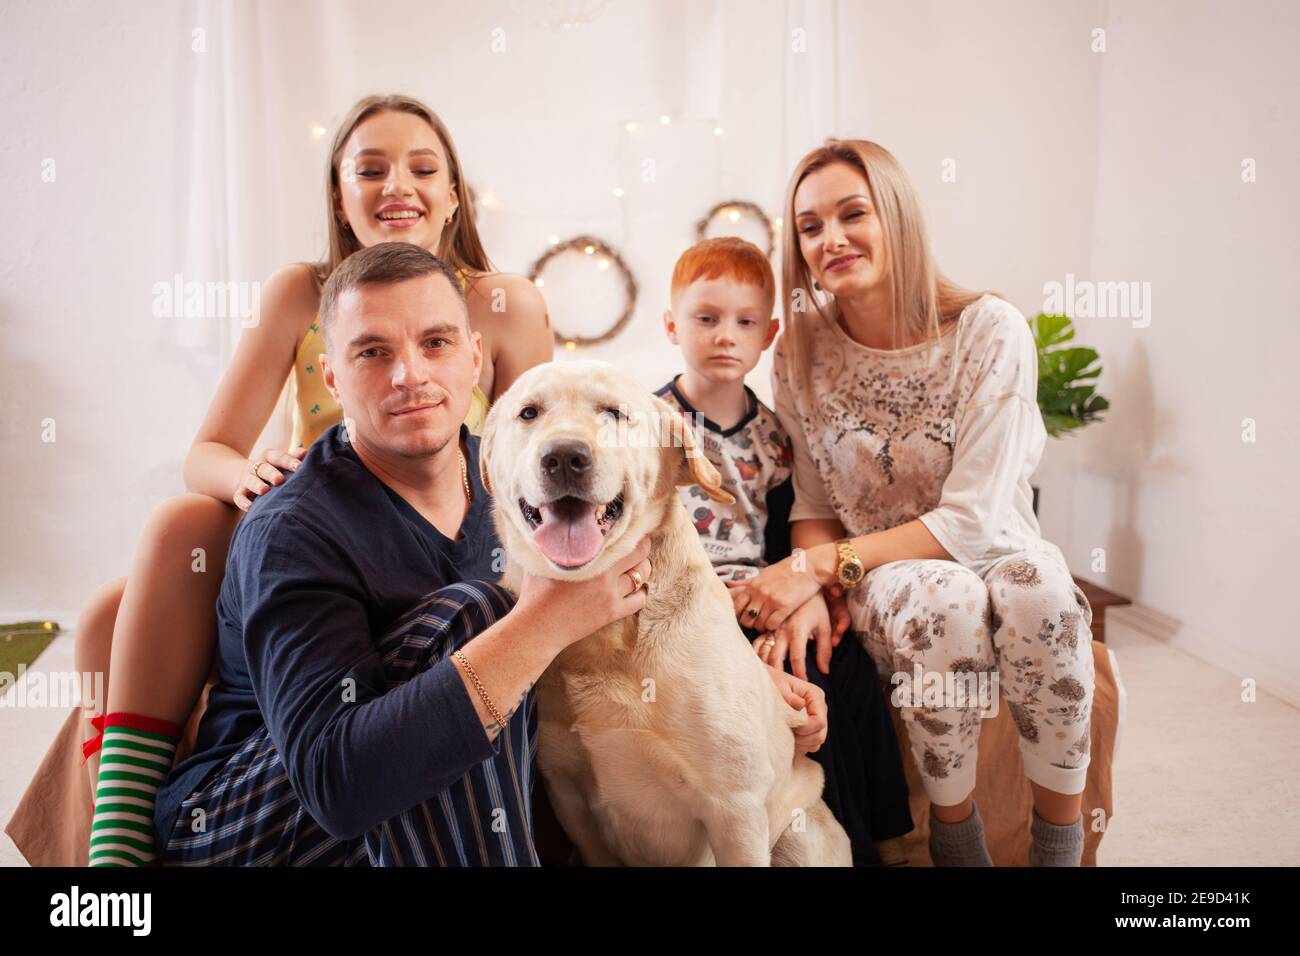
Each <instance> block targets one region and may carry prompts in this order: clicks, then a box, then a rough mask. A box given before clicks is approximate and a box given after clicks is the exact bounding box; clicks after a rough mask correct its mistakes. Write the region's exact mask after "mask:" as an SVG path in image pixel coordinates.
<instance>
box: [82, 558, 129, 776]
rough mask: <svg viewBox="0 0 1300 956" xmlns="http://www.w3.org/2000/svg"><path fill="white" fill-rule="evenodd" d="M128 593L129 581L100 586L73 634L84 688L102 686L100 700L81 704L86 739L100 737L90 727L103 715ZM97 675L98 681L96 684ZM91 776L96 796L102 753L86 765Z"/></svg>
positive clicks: (111, 582)
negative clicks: (117, 628) (116, 623)
mask: <svg viewBox="0 0 1300 956" xmlns="http://www.w3.org/2000/svg"><path fill="white" fill-rule="evenodd" d="M125 589H126V578H114V579H113V580H112V581H109V582H107V583H105V584H101V585H100V586H99V587H98V588H96V589H95V591H94V593H93V594H91V595H90V597H89V598H88V599H87V600H86V605H85V607H83V608H82V609H81V614H80V615H78V617H77V627H76V630H75V631H74V632H73V635H72V640H73V655H74V657H73V659H74V660H75V661H76V667H77V670H78V671H79V672H80V673H81V674H82V675H84V676H83V678H82V681H81V684H80V686H81V687H95V686H96V684H97V683H98V685H99V692H100V693H99V696H98V697H90V698H87V699H85V700H83V701H82V702H81V715H82V717H83V718H84V720H85V722H84V723H83V724H82V729H83V732H84V733H85V735H86V737H87V738H90V737H94V736H95V735H96V734H98V733H99V731H98V730H96V729H95V728H94V727H93V726H92V725H91V723H90V719H91V718H92V717H101V716H103V714H104V712H105V711H104V704H105V700H104V695H105V694H106V693H107V692H108V662H109V655H110V653H111V650H112V646H113V622H114V621H116V620H117V608H118V605H120V604H121V603H122V592H123V591H124V590H125ZM96 675H98V681H96ZM86 770H87V772H88V774H89V781H90V795H91V796H92V797H93V796H94V795H95V784H96V782H97V781H98V780H99V752H98V751H96V752H95V753H93V754H91V755H90V759H89V760H87V761H86Z"/></svg>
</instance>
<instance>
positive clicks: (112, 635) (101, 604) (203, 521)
mask: <svg viewBox="0 0 1300 956" xmlns="http://www.w3.org/2000/svg"><path fill="white" fill-rule="evenodd" d="M239 514H240V513H239V511H238V510H237V509H235V508H234V507H233V506H231V505H227V504H225V503H223V502H220V501H217V500H216V499H214V498H209V497H207V496H206V495H195V494H186V495H180V496H178V497H175V498H170V499H168V500H167V501H164V502H163V503H162V504H161V505H159V506H158V507H157V508H156V509H154V511H153V513H152V514H151V515H150V516H149V519H148V521H147V522H146V523H145V527H144V531H143V532H142V533H141V535H140V541H139V543H138V545H137V546H136V553H135V556H134V558H133V560H132V564H131V573H130V575H129V576H128V577H126V578H117V579H116V580H113V581H110V582H108V583H107V584H104V585H102V586H101V587H99V588H98V589H97V590H96V591H95V592H94V593H93V594H92V595H91V597H90V599H89V600H88V601H87V602H86V606H85V608H84V609H83V610H82V612H81V616H80V617H79V618H78V621H77V632H76V636H75V647H76V661H77V669H78V670H79V671H81V672H82V673H83V674H86V673H88V674H94V673H101V674H103V698H102V699H100V700H98V701H95V702H94V704H95V705H96V706H93V707H87V708H86V709H85V717H86V721H87V722H86V725H85V727H86V736H87V737H93V736H95V735H96V734H97V733H98V731H96V730H95V729H94V728H93V727H92V726H91V725H90V723H89V720H90V718H91V717H96V716H100V715H102V714H104V713H112V712H117V711H127V712H130V713H136V714H147V715H149V716H151V717H156V718H158V719H160V720H166V721H169V722H171V723H175V724H181V725H184V723H185V721H186V720H187V719H188V717H189V715H190V712H191V711H192V710H193V709H194V704H195V702H196V701H197V700H198V697H199V694H200V693H202V690H203V685H204V683H205V681H206V679H207V676H208V671H209V668H210V665H211V661H212V652H213V648H214V646H215V640H216V616H215V613H214V611H215V607H216V601H217V593H218V592H219V591H220V589H221V578H222V575H223V574H224V573H225V568H226V553H227V552H228V550H229V548H230V538H231V536H232V534H233V533H234V528H235V523H236V522H237V520H238V517H239ZM110 673H111V678H112V679H111V680H110ZM90 686H93V684H92V685H90ZM86 766H87V771H88V776H89V782H90V789H91V794H92V796H93V794H94V792H95V787H96V784H97V781H98V780H99V754H98V753H95V754H93V755H92V756H91V758H90V759H89V760H88V761H87V764H86Z"/></svg>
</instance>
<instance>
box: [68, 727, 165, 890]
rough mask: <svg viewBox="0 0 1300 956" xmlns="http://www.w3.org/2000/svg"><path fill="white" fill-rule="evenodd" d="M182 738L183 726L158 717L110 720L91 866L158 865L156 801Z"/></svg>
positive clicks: (98, 786)
mask: <svg viewBox="0 0 1300 956" xmlns="http://www.w3.org/2000/svg"><path fill="white" fill-rule="evenodd" d="M180 736H181V729H180V728H179V727H178V726H176V725H175V724H173V723H170V722H169V721H166V720H158V719H157V718H155V717H145V716H143V715H141V714H128V713H124V712H120V711H119V712H116V713H112V714H108V715H106V716H105V718H104V742H103V746H102V747H101V748H100V754H99V781H98V783H97V784H96V788H95V817H94V820H93V821H92V822H91V825H90V865H91V866H149V865H150V864H152V863H153V862H154V845H153V808H154V803H155V801H156V800H157V798H158V788H159V787H161V786H162V784H163V781H164V780H166V779H167V772H168V771H169V770H171V766H172V757H173V756H174V755H175V753H176V744H177V742H178V741H179V740H180Z"/></svg>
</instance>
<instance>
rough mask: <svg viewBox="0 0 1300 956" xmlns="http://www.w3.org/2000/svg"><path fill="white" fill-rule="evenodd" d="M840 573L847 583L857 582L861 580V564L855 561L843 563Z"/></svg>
mask: <svg viewBox="0 0 1300 956" xmlns="http://www.w3.org/2000/svg"><path fill="white" fill-rule="evenodd" d="M840 574H841V575H843V577H844V579H845V580H846V581H847V582H848V583H849V584H857V583H858V582H859V581H861V580H862V565H860V564H858V563H857V562H856V561H853V562H850V563H848V564H845V565H844V567H843V569H842V570H841V571H840Z"/></svg>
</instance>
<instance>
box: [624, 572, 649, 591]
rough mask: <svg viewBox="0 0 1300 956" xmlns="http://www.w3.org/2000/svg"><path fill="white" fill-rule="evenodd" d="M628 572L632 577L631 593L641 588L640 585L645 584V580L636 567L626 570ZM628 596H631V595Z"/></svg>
mask: <svg viewBox="0 0 1300 956" xmlns="http://www.w3.org/2000/svg"><path fill="white" fill-rule="evenodd" d="M628 574H629V575H630V576H631V578H632V594H636V592H637V591H640V590H641V586H642V585H643V584H645V581H644V580H642V578H641V572H640V571H638V570H637V569H636V568H633V569H632V570H631V571H629V572H628ZM628 596H629V597H631V595H628Z"/></svg>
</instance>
